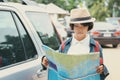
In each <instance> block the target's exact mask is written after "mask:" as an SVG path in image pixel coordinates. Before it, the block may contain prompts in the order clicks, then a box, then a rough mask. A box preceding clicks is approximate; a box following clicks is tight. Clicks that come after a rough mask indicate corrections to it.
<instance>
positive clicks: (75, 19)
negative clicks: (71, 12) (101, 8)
mask: <svg viewBox="0 0 120 80" xmlns="http://www.w3.org/2000/svg"><path fill="white" fill-rule="evenodd" d="M89 19H91V16H89V17H83V18H73V19H71V21H84V20H89Z"/></svg>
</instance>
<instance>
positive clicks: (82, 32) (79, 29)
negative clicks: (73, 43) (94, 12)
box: [74, 23, 88, 41]
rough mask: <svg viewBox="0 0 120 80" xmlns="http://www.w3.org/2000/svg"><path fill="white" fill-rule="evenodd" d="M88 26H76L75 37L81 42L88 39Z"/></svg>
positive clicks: (78, 24)
mask: <svg viewBox="0 0 120 80" xmlns="http://www.w3.org/2000/svg"><path fill="white" fill-rule="evenodd" d="M87 32H88V26H83V25H81V24H80V23H77V24H74V37H75V38H76V39H77V40H78V41H80V40H82V39H84V38H85V37H86V34H87Z"/></svg>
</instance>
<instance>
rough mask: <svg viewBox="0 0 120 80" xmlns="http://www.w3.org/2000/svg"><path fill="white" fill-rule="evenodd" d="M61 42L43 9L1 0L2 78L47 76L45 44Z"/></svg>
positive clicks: (33, 79)
mask: <svg viewBox="0 0 120 80" xmlns="http://www.w3.org/2000/svg"><path fill="white" fill-rule="evenodd" d="M60 43H61V41H60V38H59V36H58V34H57V32H56V30H55V28H54V27H53V25H52V23H51V21H50V18H49V15H48V13H47V12H46V11H45V10H44V9H41V8H40V7H37V6H30V5H22V4H18V3H3V2H1V3H0V80H36V79H39V80H47V71H46V70H41V69H42V67H43V66H42V65H41V59H42V57H43V56H44V55H45V52H44V51H43V49H42V45H43V44H44V45H47V46H49V47H51V48H53V49H54V50H58V47H59V45H60Z"/></svg>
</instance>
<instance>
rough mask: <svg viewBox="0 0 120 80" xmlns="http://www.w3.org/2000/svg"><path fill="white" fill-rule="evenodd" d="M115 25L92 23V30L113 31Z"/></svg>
mask: <svg viewBox="0 0 120 80" xmlns="http://www.w3.org/2000/svg"><path fill="white" fill-rule="evenodd" d="M115 28H116V27H115V25H112V24H111V23H107V22H95V23H94V27H93V29H94V30H101V29H115Z"/></svg>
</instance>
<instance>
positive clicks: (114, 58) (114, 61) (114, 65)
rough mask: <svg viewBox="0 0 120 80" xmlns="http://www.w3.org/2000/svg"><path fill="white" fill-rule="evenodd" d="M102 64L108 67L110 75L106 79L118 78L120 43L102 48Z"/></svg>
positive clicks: (119, 75) (113, 79) (115, 79)
mask: <svg viewBox="0 0 120 80" xmlns="http://www.w3.org/2000/svg"><path fill="white" fill-rule="evenodd" d="M103 53H104V54H103V56H104V64H105V65H106V66H107V67H108V69H109V72H110V75H109V76H108V77H107V78H106V80H119V79H120V72H119V71H120V45H119V46H118V47H117V48H112V47H107V48H103Z"/></svg>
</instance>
